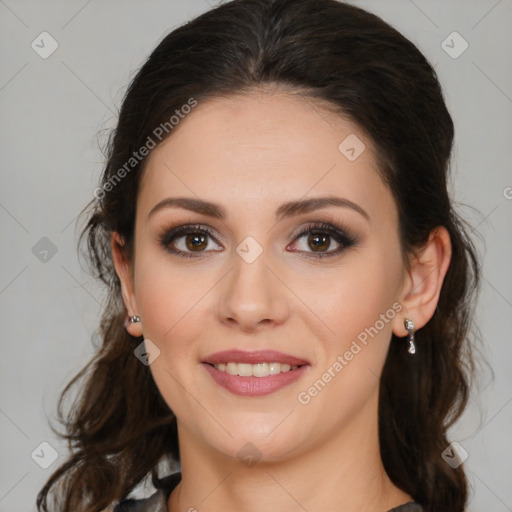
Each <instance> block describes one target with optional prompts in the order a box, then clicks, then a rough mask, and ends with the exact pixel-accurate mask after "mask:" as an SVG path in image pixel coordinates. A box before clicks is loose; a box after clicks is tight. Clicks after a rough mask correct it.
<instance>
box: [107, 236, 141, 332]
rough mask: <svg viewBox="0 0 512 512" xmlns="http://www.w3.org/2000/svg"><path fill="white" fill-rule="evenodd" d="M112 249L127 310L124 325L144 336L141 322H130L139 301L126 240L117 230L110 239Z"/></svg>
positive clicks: (135, 312)
mask: <svg viewBox="0 0 512 512" xmlns="http://www.w3.org/2000/svg"><path fill="white" fill-rule="evenodd" d="M110 244H111V249H112V261H113V263H114V269H115V271H116V274H117V276H118V277H119V281H120V283H121V292H122V295H123V302H124V305H125V308H126V311H127V315H126V319H125V322H124V327H125V329H126V331H127V332H128V333H129V334H131V335H132V336H135V337H139V336H142V326H141V323H140V322H130V321H129V318H130V317H132V316H137V315H138V313H137V303H136V300H135V293H134V289H133V279H132V267H131V265H130V263H129V262H128V261H127V259H126V255H125V251H124V241H123V239H122V237H121V236H120V235H119V233H117V232H115V231H114V232H113V233H112V236H111V239H110Z"/></svg>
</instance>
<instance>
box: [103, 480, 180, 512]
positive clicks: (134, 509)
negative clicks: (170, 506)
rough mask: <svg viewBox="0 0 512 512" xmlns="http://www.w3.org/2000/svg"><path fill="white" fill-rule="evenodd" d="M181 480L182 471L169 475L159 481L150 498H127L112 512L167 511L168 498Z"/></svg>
mask: <svg viewBox="0 0 512 512" xmlns="http://www.w3.org/2000/svg"><path fill="white" fill-rule="evenodd" d="M180 480H181V473H180V472H178V473H173V474H171V475H168V476H166V477H165V478H163V479H161V480H160V481H159V484H158V486H157V490H156V492H155V493H153V494H152V495H151V496H149V497H148V498H143V499H134V498H125V499H123V500H121V501H120V502H119V503H118V504H117V505H116V506H115V507H114V508H113V509H112V511H111V512H167V500H168V499H169V496H170V494H171V492H172V491H173V489H174V488H175V487H176V486H177V485H178V483H179V482H180ZM105 512H110V511H105Z"/></svg>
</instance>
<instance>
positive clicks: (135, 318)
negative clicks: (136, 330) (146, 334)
mask: <svg viewBox="0 0 512 512" xmlns="http://www.w3.org/2000/svg"><path fill="white" fill-rule="evenodd" d="M137 322H140V316H131V317H130V323H131V324H136V323H137Z"/></svg>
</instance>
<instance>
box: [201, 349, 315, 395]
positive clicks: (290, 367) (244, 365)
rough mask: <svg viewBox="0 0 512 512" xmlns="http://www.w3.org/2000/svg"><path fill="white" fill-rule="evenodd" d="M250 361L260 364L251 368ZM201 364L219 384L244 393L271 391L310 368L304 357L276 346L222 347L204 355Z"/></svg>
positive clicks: (295, 378)
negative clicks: (232, 348)
mask: <svg viewBox="0 0 512 512" xmlns="http://www.w3.org/2000/svg"><path fill="white" fill-rule="evenodd" d="M252 365H256V367H262V368H258V369H257V371H253V370H254V368H255V367H254V366H253V367H252V368H251V366H252ZM202 366H203V367H204V369H205V370H206V371H207V372H208V373H209V374H210V376H211V377H212V379H213V380H214V381H215V382H216V383H217V384H218V385H219V386H221V387H223V388H224V389H227V390H228V391H230V392H231V393H234V394H235V395H242V396H247V397H257V396H265V395H269V394H271V393H274V392H276V391H278V390H280V389H282V388H284V387H287V386H289V385H291V384H292V383H294V382H296V381H297V380H298V379H300V378H301V377H302V376H303V375H304V374H305V373H307V372H308V370H309V369H310V364H309V362H308V361H307V360H305V359H301V358H299V357H296V356H292V355H290V354H284V353H283V352H277V351H276V350H258V351H255V352H244V351H243V350H237V349H234V350H224V351H222V352H215V354H211V355H209V356H208V357H206V358H205V359H204V360H203V361H202ZM233 370H237V371H233ZM270 370H271V371H270ZM238 372H239V373H240V374H238V375H237V374H236V373H238ZM269 372H270V373H271V374H269ZM233 373H235V374H233ZM251 373H252V375H251ZM256 374H258V375H257V376H256Z"/></svg>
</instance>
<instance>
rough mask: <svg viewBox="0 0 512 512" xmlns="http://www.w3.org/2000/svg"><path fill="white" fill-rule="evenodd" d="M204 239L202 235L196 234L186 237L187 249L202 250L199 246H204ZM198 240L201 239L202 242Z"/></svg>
mask: <svg viewBox="0 0 512 512" xmlns="http://www.w3.org/2000/svg"><path fill="white" fill-rule="evenodd" d="M205 238H206V237H205V236H204V235H201V234H200V233H197V234H195V235H191V236H188V237H187V247H188V248H189V249H194V248H195V249H197V248H199V249H201V248H202V247H201V246H203V245H204V240H205ZM200 239H202V240H200ZM190 241H191V242H190ZM189 242H190V243H189ZM197 242H199V243H197Z"/></svg>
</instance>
